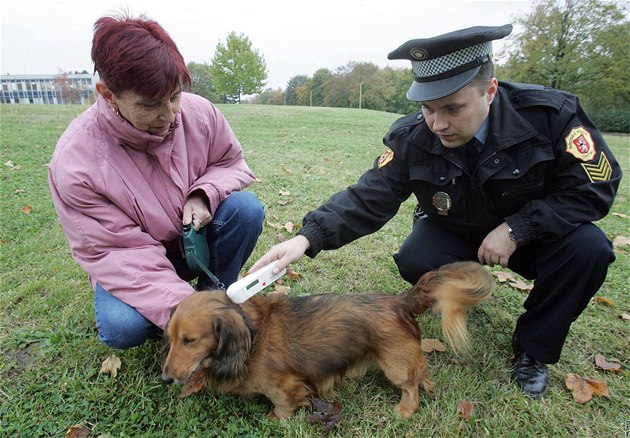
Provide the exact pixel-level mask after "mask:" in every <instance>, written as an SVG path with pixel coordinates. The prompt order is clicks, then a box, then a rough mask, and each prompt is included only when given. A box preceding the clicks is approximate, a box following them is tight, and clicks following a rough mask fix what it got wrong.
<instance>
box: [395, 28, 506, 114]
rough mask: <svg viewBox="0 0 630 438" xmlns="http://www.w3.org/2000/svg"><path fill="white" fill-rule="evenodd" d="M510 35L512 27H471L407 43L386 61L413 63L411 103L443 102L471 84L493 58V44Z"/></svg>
mask: <svg viewBox="0 0 630 438" xmlns="http://www.w3.org/2000/svg"><path fill="white" fill-rule="evenodd" d="M511 32H512V25H511V24H506V25H503V26H475V27H469V28H467V29H460V30H456V31H454V32H449V33H446V34H444V35H439V36H435V37H432V38H424V39H416V40H410V41H407V42H406V43H405V44H403V45H402V46H400V47H399V48H397V49H396V50H394V51H393V52H391V53H390V54H389V55H387V58H388V59H408V60H410V61H411V67H412V69H413V77H414V82H413V83H412V84H411V87H410V88H409V91H407V98H408V99H409V100H413V101H417V102H424V101H430V100H435V99H440V98H442V97H445V96H448V95H449V94H453V93H455V92H456V91H458V90H460V89H462V88H464V87H465V86H466V85H467V84H468V83H470V82H471V81H472V80H473V79H474V78H475V76H476V75H477V73H479V70H480V69H481V65H482V64H484V63H486V62H488V61H490V60H491V59H492V41H493V40H498V39H501V38H504V37H506V36H507V35H509V34H510V33H511Z"/></svg>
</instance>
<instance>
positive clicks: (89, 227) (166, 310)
mask: <svg viewBox="0 0 630 438" xmlns="http://www.w3.org/2000/svg"><path fill="white" fill-rule="evenodd" d="M92 60H93V62H94V67H95V71H97V72H98V73H99V76H100V81H99V82H98V83H97V85H96V90H97V91H98V93H99V97H98V99H97V101H96V103H95V104H94V105H92V107H90V108H89V109H88V110H87V111H85V112H84V113H83V114H81V115H80V116H78V117H77V118H76V119H75V120H74V121H73V122H72V123H71V124H70V126H69V127H68V128H67V129H66V131H65V132H64V134H63V135H62V136H61V138H60V139H59V142H58V143H57V146H56V148H55V152H54V154H53V157H52V160H51V163H50V167H49V184H50V189H51V192H52V198H53V202H54V204H55V209H56V211H57V214H58V215H59V218H60V220H61V224H62V226H63V229H64V231H65V233H66V237H67V239H68V242H69V244H70V247H71V250H72V255H73V257H74V258H75V259H76V260H77V262H78V263H79V264H80V265H81V267H82V268H83V269H84V270H85V271H86V272H87V273H88V275H89V278H90V281H91V283H92V286H93V288H94V291H95V300H94V308H95V314H96V325H97V328H98V332H99V338H100V339H101V341H102V342H104V343H105V344H106V345H108V346H111V347H116V348H129V347H133V346H136V345H140V344H142V343H143V342H144V341H145V340H147V339H148V338H150V337H153V336H155V335H156V334H157V333H159V331H160V330H163V329H164V326H165V325H166V323H167V321H168V319H169V316H170V312H171V309H172V308H173V307H174V306H176V305H177V304H178V303H179V302H180V301H181V300H182V299H183V298H185V297H186V296H188V295H190V294H192V293H193V292H194V289H193V287H192V286H191V285H190V284H189V283H188V281H189V280H192V279H193V278H194V276H191V274H192V273H191V272H190V271H187V269H186V263H185V260H184V259H183V256H182V249H181V236H182V227H183V226H184V225H190V224H191V225H192V226H193V227H194V228H195V229H199V228H200V227H204V226H206V233H207V240H208V244H209V249H210V259H211V260H210V266H209V269H210V271H211V272H212V273H213V274H214V275H215V276H216V277H218V279H219V280H220V281H221V282H222V283H223V284H225V285H226V286H228V285H230V284H231V283H233V282H234V281H235V280H236V279H237V277H238V273H239V271H240V270H241V268H242V267H243V265H244V263H245V261H246V260H247V258H248V257H249V255H250V254H251V252H252V250H253V248H254V246H255V245H256V241H257V239H258V236H259V235H260V231H261V229H262V222H263V218H264V212H263V207H262V205H261V203H260V202H259V201H258V199H257V198H256V197H255V196H254V195H253V194H251V193H247V192H243V191H242V190H243V189H244V188H246V187H247V186H249V185H250V184H251V183H252V182H253V181H254V179H255V177H254V175H253V174H252V172H251V170H250V169H249V167H248V166H247V164H246V163H245V161H244V160H243V154H242V147H241V145H240V143H239V141H238V140H237V139H236V137H235V135H234V133H233V132H232V130H231V129H230V126H229V125H228V122H227V121H226V119H225V118H224V116H223V115H222V114H221V113H220V112H219V110H218V109H217V108H216V107H215V106H214V105H212V103H210V102H209V101H207V100H205V99H203V98H201V97H199V96H196V95H193V94H188V93H185V92H184V88H185V87H186V86H190V82H191V78H190V75H189V72H188V70H187V68H186V65H185V63H184V60H183V58H182V55H181V54H180V52H179V50H178V49H177V46H176V45H175V43H174V42H173V40H172V39H171V38H170V37H169V35H168V34H167V33H166V31H165V30H164V29H163V28H162V27H161V26H160V25H159V24H158V23H156V22H154V21H151V20H149V19H147V18H145V17H139V18H137V19H136V18H131V17H127V16H119V17H103V18H100V19H99V20H98V21H97V22H96V24H95V26H94V39H93V42H92ZM211 287H213V284H212V282H211V281H210V280H209V279H208V277H207V276H205V274H203V275H202V276H200V277H199V281H198V283H197V288H198V289H206V288H211Z"/></svg>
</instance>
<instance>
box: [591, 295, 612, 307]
mask: <svg viewBox="0 0 630 438" xmlns="http://www.w3.org/2000/svg"><path fill="white" fill-rule="evenodd" d="M593 301H595V302H596V303H602V304H605V305H607V306H608V307H614V306H615V302H614V301H613V300H611V299H610V298H604V297H595V298H593Z"/></svg>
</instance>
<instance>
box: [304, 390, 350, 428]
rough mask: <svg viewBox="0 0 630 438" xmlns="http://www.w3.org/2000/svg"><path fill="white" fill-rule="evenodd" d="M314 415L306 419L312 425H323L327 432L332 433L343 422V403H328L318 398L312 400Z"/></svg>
mask: <svg viewBox="0 0 630 438" xmlns="http://www.w3.org/2000/svg"><path fill="white" fill-rule="evenodd" d="M311 404H312V406H313V413H312V414H310V415H308V416H307V417H306V419H307V420H308V421H309V423H311V424H321V425H323V426H324V428H325V430H326V432H330V431H331V430H332V429H333V428H334V427H335V426H336V425H337V423H339V422H340V421H341V418H342V417H341V414H340V412H341V403H339V402H333V403H328V402H325V401H323V400H319V399H317V398H314V399H311Z"/></svg>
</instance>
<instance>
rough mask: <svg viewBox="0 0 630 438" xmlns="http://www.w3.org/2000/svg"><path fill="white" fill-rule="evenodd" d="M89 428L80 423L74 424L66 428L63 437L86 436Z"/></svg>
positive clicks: (80, 437) (88, 434)
mask: <svg viewBox="0 0 630 438" xmlns="http://www.w3.org/2000/svg"><path fill="white" fill-rule="evenodd" d="M90 432H91V431H90V429H88V428H87V427H85V426H83V425H82V424H75V425H74V426H72V427H71V428H70V429H68V430H66V435H65V438H86V437H88V436H90Z"/></svg>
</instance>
